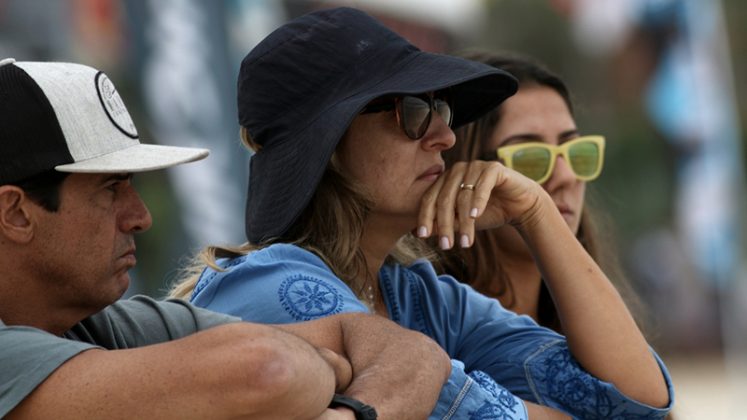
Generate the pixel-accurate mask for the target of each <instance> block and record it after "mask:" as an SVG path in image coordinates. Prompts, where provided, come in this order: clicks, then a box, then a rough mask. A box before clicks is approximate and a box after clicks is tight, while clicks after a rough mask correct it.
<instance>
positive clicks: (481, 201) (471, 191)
mask: <svg viewBox="0 0 747 420" xmlns="http://www.w3.org/2000/svg"><path fill="white" fill-rule="evenodd" d="M550 207H554V206H553V205H552V200H551V199H550V197H549V196H548V195H547V193H546V192H545V191H544V190H543V189H542V187H541V186H540V185H539V184H537V183H536V182H534V181H532V180H531V179H529V178H527V177H525V176H523V175H521V174H519V173H518V172H516V171H513V170H511V169H508V168H506V167H505V166H503V165H502V164H501V163H499V162H484V161H479V160H476V161H471V162H457V163H455V164H454V165H453V166H452V167H451V168H450V169H448V170H447V171H446V172H444V174H443V175H442V176H441V177H439V179H438V180H437V181H436V182H435V183H434V184H433V186H431V188H430V189H428V191H426V193H425V194H424V195H423V199H422V201H421V205H420V214H419V216H418V226H419V228H418V236H420V237H428V236H431V235H438V237H439V245H440V246H441V248H443V249H447V248H451V247H452V246H454V245H455V240H454V236H455V233H456V234H457V235H458V238H459V239H458V240H459V246H461V247H468V246H471V245H472V243H473V242H474V236H475V230H476V229H477V230H483V229H492V228H496V227H499V226H502V225H504V224H507V223H508V224H511V225H514V226H516V227H517V228H519V229H521V228H522V227H524V226H529V225H532V224H534V223H538V222H539V220H541V219H542V212H543V211H545V210H546V209H548V208H550Z"/></svg>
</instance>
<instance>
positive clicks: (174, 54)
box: [0, 0, 747, 419]
mask: <svg viewBox="0 0 747 420" xmlns="http://www.w3.org/2000/svg"><path fill="white" fill-rule="evenodd" d="M336 5H352V6H355V7H359V8H361V9H364V10H367V11H368V12H369V13H371V14H373V15H375V16H376V17H378V18H379V19H381V20H382V21H383V22H384V23H385V24H387V25H388V26H390V27H391V28H392V29H394V30H395V31H397V32H399V33H400V34H402V35H403V36H405V37H406V38H408V39H409V40H410V41H411V42H412V43H414V44H416V45H417V46H419V47H420V48H421V49H424V50H428V51H433V52H441V53H455V52H459V51H461V50H464V49H467V48H473V47H481V48H486V49H491V50H498V51H504V50H512V51H518V52H522V53H525V54H529V55H533V56H535V57H537V58H538V59H540V60H541V61H543V62H544V63H545V64H547V65H548V67H549V68H551V69H552V70H554V71H555V72H557V73H558V74H560V75H561V77H562V78H563V79H564V80H565V81H566V82H567V83H568V85H569V87H570V89H571V92H572V93H573V94H574V97H575V98H574V99H575V102H576V106H577V120H578V124H579V127H580V128H581V131H582V132H583V133H586V134H604V135H606V136H607V139H608V152H607V156H606V162H605V169H604V172H603V174H602V176H601V178H600V179H599V180H597V181H595V182H594V183H593V184H592V186H591V192H590V196H591V197H590V199H591V200H593V202H594V203H595V204H596V206H597V207H601V208H603V209H605V210H606V211H607V213H608V214H609V216H610V218H609V222H608V223H607V225H606V226H605V229H606V231H607V232H608V233H609V235H608V237H609V240H610V241H614V242H616V245H617V247H618V249H619V258H620V261H621V262H622V264H623V266H624V267H625V270H626V272H627V274H628V275H629V277H630V279H631V281H632V282H633V283H634V286H635V288H636V289H637V291H638V292H639V293H640V294H641V296H642V298H643V300H644V302H645V304H646V309H645V310H644V311H643V312H642V313H641V314H640V318H641V320H642V323H643V325H644V326H645V329H646V332H647V334H648V336H649V338H650V340H651V342H652V344H653V346H654V347H655V348H656V350H657V351H659V352H660V354H661V355H662V357H663V358H664V360H665V361H666V362H667V364H668V365H669V366H670V368H671V371H672V375H673V378H674V381H675V387H676V391H677V404H676V406H675V407H676V408H675V414H676V418H678V419H700V418H709V419H711V418H719V419H721V418H724V419H731V418H733V419H738V418H747V415H745V414H742V413H741V412H742V411H743V410H742V409H741V408H740V406H741V405H742V404H741V398H742V397H743V396H744V395H747V334H746V333H747V270H746V269H745V249H744V246H743V238H744V237H745V224H744V223H743V222H742V219H741V216H742V214H744V209H745V202H744V201H745V194H744V192H745V183H744V180H745V176H744V165H745V160H746V157H747V154H746V152H745V147H744V141H745V134H744V131H743V129H742V127H741V122H742V121H746V120H745V116H746V115H747V114H746V113H747V110H745V106H742V107H741V108H740V107H739V104H745V100H747V78H745V77H744V76H743V75H744V74H745V71H746V70H747V25H745V24H744V23H745V22H747V3H745V2H743V1H740V0H459V1H455V0H367V1H364V0H358V1H311V0H307V1H304V0H285V1H279V0H221V1H206V0H121V1H116V0H60V1H46V0H0V58H4V57H14V58H16V59H17V60H19V61H20V60H24V61H26V60H57V61H75V62H82V63H85V64H89V65H92V66H94V67H97V68H100V69H102V70H104V71H105V72H106V73H107V74H108V75H109V77H110V78H111V79H112V80H113V81H114V82H115V84H116V85H117V87H118V88H119V91H120V94H121V95H122V97H123V98H124V100H125V102H126V104H127V105H128V108H129V110H130V112H131V114H132V116H133V119H134V120H135V123H136V125H137V126H138V128H139V131H140V136H141V139H142V141H144V142H152V143H161V144H175V145H185V146H186V145H193V146H200V147H209V148H210V149H211V150H212V153H211V157H210V158H209V159H208V160H207V161H203V162H200V163H196V164H190V165H186V166H184V167H180V168H174V169H170V170H168V171H161V172H156V173H148V174H142V175H138V176H137V177H136V178H135V179H136V183H137V185H138V188H139V190H140V191H141V192H142V195H143V198H144V200H145V201H146V203H147V204H148V205H149V207H150V209H151V212H152V214H153V219H154V227H153V228H152V229H151V230H150V231H149V232H147V233H144V234H142V235H140V236H139V237H138V260H139V261H138V267H137V269H136V271H135V272H134V273H133V279H134V281H133V284H132V286H131V288H130V290H129V291H128V294H134V293H146V294H149V295H152V296H163V294H164V293H165V290H166V289H167V287H168V285H169V284H170V283H171V282H172V281H173V280H174V279H175V278H176V277H177V276H178V275H179V271H178V270H179V267H181V266H183V265H184V264H185V263H186V262H187V261H188V257H189V255H192V254H194V253H195V252H196V251H198V250H199V249H200V248H201V247H203V246H205V245H207V244H238V243H241V242H243V241H244V236H243V231H244V226H243V208H244V196H245V192H246V173H247V161H248V159H247V158H248V156H249V155H248V152H246V151H245V150H244V149H243V148H242V147H241V145H240V144H239V141H238V125H237V122H236V110H235V80H236V74H237V72H238V66H239V63H240V61H241V59H242V58H243V56H244V55H245V54H246V53H247V52H248V51H249V50H250V49H251V48H252V47H253V46H254V45H255V44H256V43H257V42H259V40H261V39H262V38H263V37H264V36H265V35H267V34H268V33H269V32H270V31H272V30H273V29H274V28H276V27H277V26H278V25H280V24H282V23H283V22H285V21H286V20H288V19H291V18H293V17H296V16H298V15H301V14H303V13H306V12H308V11H311V10H314V9H317V8H322V7H330V6H336ZM84 118H85V116H81V120H84ZM80 257H81V258H85V256H80Z"/></svg>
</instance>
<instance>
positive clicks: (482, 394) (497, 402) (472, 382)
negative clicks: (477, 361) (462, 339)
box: [428, 360, 528, 420]
mask: <svg viewBox="0 0 747 420" xmlns="http://www.w3.org/2000/svg"><path fill="white" fill-rule="evenodd" d="M428 418H429V420H448V419H504V420H514V419H516V420H519V419H521V420H524V419H527V418H528V414H527V409H526V406H525V405H524V402H523V401H522V400H521V399H519V398H518V397H516V396H514V395H513V394H511V393H510V392H509V391H508V390H506V389H505V388H504V387H502V386H500V385H498V384H497V383H496V382H495V381H494V380H493V378H491V377H490V376H489V375H488V374H486V373H484V372H480V371H473V372H470V373H469V375H468V374H467V373H466V372H465V371H464V364H463V363H462V362H460V361H458V360H452V361H451V375H449V379H448V380H447V381H446V383H445V384H444V386H443V388H441V394H440V395H439V398H438V402H437V403H436V407H435V408H434V409H433V412H431V415H430V416H429V417H428Z"/></svg>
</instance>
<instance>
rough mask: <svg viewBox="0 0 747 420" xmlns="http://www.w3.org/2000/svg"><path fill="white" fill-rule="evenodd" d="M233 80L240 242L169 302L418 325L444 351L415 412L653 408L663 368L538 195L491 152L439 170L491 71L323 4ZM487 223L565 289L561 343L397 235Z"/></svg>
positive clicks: (498, 92) (269, 43) (285, 317)
mask: <svg viewBox="0 0 747 420" xmlns="http://www.w3.org/2000/svg"><path fill="white" fill-rule="evenodd" d="M238 87H239V91H238V103H239V121H240V123H241V126H242V128H241V133H242V139H243V140H244V142H245V143H246V144H247V145H248V146H249V147H251V148H252V149H253V150H254V151H255V152H256V153H255V154H254V155H253V156H252V158H251V163H250V176H249V197H248V199H247V211H246V225H245V228H246V234H247V239H248V240H249V242H248V243H246V244H244V245H242V246H240V247H234V248H230V247H211V248H208V249H207V250H206V251H205V252H204V254H203V257H205V259H206V261H207V264H208V265H209V267H208V268H206V267H205V264H204V263H202V264H197V266H196V275H195V276H192V277H189V278H187V279H185V280H184V281H183V282H182V283H180V284H178V285H176V287H175V288H174V289H173V290H172V296H176V297H187V298H189V299H190V300H192V301H193V302H194V303H195V304H197V305H198V306H204V307H207V308H210V309H213V310H216V311H221V312H227V313H231V314H234V315H238V316H240V317H242V318H244V319H247V320H254V321H259V322H270V323H292V322H299V321H301V320H308V319H315V318H319V317H323V316H327V315H330V314H334V313H340V312H358V311H364V312H371V313H373V314H375V315H376V316H383V317H388V318H390V319H391V320H393V321H394V322H397V323H398V324H400V325H403V326H405V327H407V328H410V329H414V330H417V331H420V332H422V333H424V334H426V335H428V336H430V337H431V338H433V339H434V340H435V341H436V342H437V343H439V344H440V345H441V346H442V348H444V350H445V351H446V352H447V353H448V354H449V355H450V356H451V357H452V359H453V360H452V369H451V375H450V377H449V378H448V380H447V381H446V382H445V383H444V385H443V388H442V391H441V395H440V396H439V399H438V401H437V404H436V406H435V407H434V409H433V412H432V414H431V418H460V419H461V418H477V419H485V418H506V419H509V418H527V415H529V416H531V417H534V416H536V415H540V414H545V415H547V416H550V417H552V418H556V417H564V416H563V415H562V414H561V413H560V412H561V411H562V412H565V413H568V414H570V415H572V416H574V417H584V418H601V417H615V416H618V417H641V418H661V417H663V416H664V415H665V414H666V412H667V411H668V410H669V407H670V406H671V392H672V390H671V381H670V380H669V377H668V374H667V373H666V368H664V366H663V364H661V362H660V361H659V360H658V359H657V358H656V356H655V355H654V354H653V353H652V352H651V351H650V350H649V347H648V345H647V344H646V341H645V340H644V338H643V336H642V335H641V334H640V332H639V331H638V329H637V327H636V325H635V323H634V322H633V321H632V318H631V317H630V315H629V313H628V311H627V309H626V308H625V305H624V304H623V303H622V301H621V300H620V299H619V296H618V295H617V293H616V292H615V290H614V288H611V287H609V282H608V281H607V279H606V277H605V276H604V274H603V273H602V272H601V270H600V269H599V268H598V267H597V265H596V264H595V263H594V261H593V260H592V259H591V258H590V257H589V256H588V254H587V253H586V252H585V251H584V250H583V248H581V247H580V246H577V244H576V241H575V239H574V237H573V235H571V234H570V232H569V231H568V228H567V226H566V224H565V222H564V220H563V218H562V217H561V215H560V214H559V213H558V212H557V209H556V207H555V205H554V204H553V202H552V200H551V198H550V196H549V195H548V194H547V193H546V192H545V191H544V190H542V188H541V187H540V186H539V185H538V184H537V183H536V182H534V181H532V180H530V179H528V178H526V177H524V176H522V175H520V174H518V173H517V172H515V171H509V170H507V169H506V168H505V167H504V166H503V165H501V164H499V163H497V162H484V161H474V162H469V163H458V164H455V165H453V166H452V167H451V168H450V169H448V170H446V169H445V167H444V162H443V159H442V157H441V153H442V152H444V151H446V150H448V149H449V148H451V147H453V146H454V142H455V137H454V132H453V131H452V130H451V128H450V125H451V126H453V127H458V126H461V125H464V124H466V123H468V122H470V121H472V120H474V119H475V118H478V117H479V116H480V115H482V114H484V113H485V112H487V111H488V110H490V109H492V108H494V107H495V106H497V105H498V104H499V103H500V102H501V101H502V100H504V99H505V98H506V97H508V96H510V95H511V94H512V93H513V92H514V91H515V89H516V82H515V80H514V79H513V78H512V77H511V76H510V75H508V73H505V72H503V71H500V70H497V69H494V68H492V67H490V66H487V65H484V64H481V63H476V62H472V61H468V60H464V59H461V58H457V57H449V56H443V55H437V54H430V53H425V52H422V51H420V50H418V49H417V48H416V47H414V46H412V45H411V44H409V43H408V42H407V41H405V40H404V39H403V38H401V37H400V36H398V35H397V34H395V33H393V32H391V31H390V30H389V29H387V28H385V27H384V26H383V25H381V24H380V23H379V22H377V21H376V20H374V19H373V18H371V17H370V16H368V15H366V14H364V13H362V12H360V11H356V10H354V9H348V8H340V9H327V10H322V11H318V12H315V13H312V14H309V15H306V16H302V17H301V18H298V19H295V20H293V21H291V22H289V23H288V24H286V25H284V26H282V27H281V28H279V29H278V30H276V31H275V32H273V33H272V34H271V35H269V36H268V37H267V38H265V40H263V41H262V42H261V43H260V44H259V45H258V46H257V47H255V49H254V50H252V51H251V52H250V53H249V54H248V55H247V57H246V58H245V59H244V61H243V62H242V68H241V71H240V74H239V86H238ZM503 224H511V225H514V226H516V227H517V229H519V230H520V231H521V232H522V233H523V235H524V238H525V240H526V241H527V242H528V243H529V246H530V248H531V249H532V250H533V252H535V253H536V255H537V256H538V259H539V260H540V261H542V264H543V269H544V270H546V272H547V273H548V278H549V280H548V281H549V282H551V283H553V284H557V283H568V284H567V285H566V286H564V287H563V288H558V290H560V291H561V292H560V293H559V296H556V299H557V301H558V302H559V303H558V306H559V308H560V309H561V310H560V312H561V313H562V314H564V321H565V319H566V318H565V316H567V319H568V320H569V322H570V324H569V326H568V328H566V331H567V333H568V338H567V340H566V338H565V337H563V336H561V335H559V334H557V333H555V332H553V331H551V330H548V329H545V328H542V327H540V326H538V325H537V324H536V323H534V322H533V321H532V320H531V319H529V318H528V317H520V316H517V315H516V314H514V313H513V312H510V311H507V310H505V309H503V308H502V307H501V306H500V304H499V302H498V301H497V300H494V299H490V298H487V297H485V296H483V295H480V294H479V293H477V292H475V291H474V290H473V289H471V288H470V287H468V286H466V285H463V284H461V283H459V282H458V281H456V280H455V279H453V278H452V277H450V276H437V275H436V272H435V270H434V268H433V266H432V265H431V263H430V262H429V261H428V260H426V259H422V257H424V256H427V255H428V254H427V250H428V249H429V248H428V246H427V244H425V243H424V242H423V241H422V240H421V239H420V238H417V237H416V236H415V235H413V234H412V232H415V233H416V234H417V236H420V237H421V238H425V237H429V236H437V237H439V238H440V241H441V243H443V244H444V246H445V247H450V246H452V245H453V244H454V243H455V238H456V240H457V241H458V243H462V244H464V245H467V246H468V245H471V244H472V242H473V238H474V230H475V229H476V228H477V229H485V228H495V227H498V226H501V225H503ZM455 232H456V235H455ZM558 243H563V244H564V246H562V247H558V246H557V244H558ZM553 291H554V289H553ZM578 299H582V300H586V299H588V303H587V304H586V305H577V304H576V303H577V302H578ZM564 325H565V324H564ZM612 332H614V334H613V333H612ZM382 393H383V395H384V396H385V395H386V390H382ZM346 394H348V395H349V396H353V397H355V395H356V390H354V389H348V390H347V391H346ZM383 400H386V398H383ZM530 401H531V402H530ZM532 402H533V403H532ZM537 404H541V405H544V406H549V407H552V408H554V409H557V410H560V411H556V410H550V409H548V408H547V407H541V406H540V405H537ZM376 409H377V410H378V411H380V412H383V413H385V414H386V415H388V416H391V417H393V418H404V417H405V416H406V413H402V412H392V411H386V410H387V409H388V407H386V405H383V406H379V407H376ZM357 418H364V417H357Z"/></svg>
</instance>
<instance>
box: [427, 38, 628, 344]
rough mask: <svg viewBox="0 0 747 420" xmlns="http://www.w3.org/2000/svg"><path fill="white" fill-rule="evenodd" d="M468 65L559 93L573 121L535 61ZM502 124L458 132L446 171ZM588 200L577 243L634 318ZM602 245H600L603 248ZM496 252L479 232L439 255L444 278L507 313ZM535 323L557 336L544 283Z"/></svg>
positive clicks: (480, 55)
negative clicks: (460, 283) (496, 302)
mask: <svg viewBox="0 0 747 420" xmlns="http://www.w3.org/2000/svg"><path fill="white" fill-rule="evenodd" d="M462 56H463V57H465V58H468V59H470V60H475V61H480V62H482V63H486V64H489V65H491V66H493V67H496V68H499V69H501V70H505V71H508V72H509V73H511V74H512V75H513V76H514V77H516V78H517V79H518V81H519V89H522V88H526V87H529V86H543V87H548V88H550V89H552V90H554V91H555V92H557V93H558V94H559V95H560V96H561V97H562V98H563V100H564V101H565V103H566V105H567V106H568V110H569V111H570V113H571V115H573V103H572V100H571V96H570V93H569V91H568V88H567V87H566V85H565V83H564V82H563V81H562V80H561V79H560V77H558V76H556V75H555V74H553V73H552V72H550V71H549V70H547V69H546V68H545V67H544V66H543V65H541V64H540V63H538V62H536V61H535V60H533V59H531V58H528V57H524V56H521V55H517V54H513V53H511V54H496V53H489V52H484V51H480V52H475V51H473V52H468V53H465V54H462ZM499 120H500V107H498V108H496V109H494V110H492V111H491V112H489V113H488V114H486V115H484V116H483V117H482V118H480V119H478V120H476V121H474V122H472V123H470V124H468V125H466V126H464V127H461V128H459V129H457V130H455V132H456V136H457V142H456V145H455V146H454V147H453V148H452V149H450V150H447V151H446V152H444V153H443V157H444V159H445V161H446V164H447V166H450V165H451V164H453V163H454V162H457V161H470V160H475V159H479V158H480V156H482V153H483V150H484V148H485V143H486V142H487V141H488V139H490V137H491V135H492V133H493V131H494V130H495V127H496V125H497V124H498V122H499ZM591 201H592V198H591V197H589V194H588V193H587V197H586V199H585V203H584V210H583V212H582V215H581V221H580V225H579V229H578V232H577V234H576V237H577V238H578V240H579V242H580V243H581V245H582V246H583V247H584V248H585V249H586V251H587V252H588V253H589V255H591V257H592V258H593V259H594V261H596V262H597V264H599V265H600V267H601V268H602V269H603V270H604V272H605V273H606V274H607V276H608V277H609V278H610V279H611V280H612V282H613V283H614V285H615V287H617V289H618V291H619V292H620V294H621V295H622V296H623V299H624V300H625V301H626V303H627V304H628V306H629V307H630V309H631V312H633V313H634V314H637V313H639V312H640V310H641V304H640V299H639V298H638V296H637V295H636V293H635V292H634V291H633V289H632V287H631V285H630V283H629V282H628V280H627V278H626V277H625V276H624V275H623V273H622V270H621V269H620V265H619V262H618V260H617V255H616V250H615V249H614V246H613V245H612V244H614V240H613V238H611V237H609V236H611V235H610V230H609V229H605V231H604V232H605V235H604V236H607V237H604V238H602V237H601V236H602V235H601V234H602V232H601V231H600V230H599V229H598V228H597V226H598V225H606V224H607V223H605V221H604V220H602V219H603V216H602V214H601V213H600V212H599V211H597V210H596V209H595V208H594V206H593V203H590V202H591ZM602 244H604V245H602ZM498 249H499V244H498V237H497V235H496V231H495V230H488V231H480V232H476V234H475V243H474V245H473V246H472V247H471V248H466V249H456V248H455V249H454V250H451V251H447V252H444V253H442V254H441V257H442V258H441V262H440V265H441V268H442V270H443V271H444V272H446V273H447V274H451V275H453V276H454V277H455V278H457V279H460V281H463V282H465V283H467V284H470V285H471V286H472V287H474V288H475V289H476V290H477V291H479V292H481V293H483V294H485V295H487V296H491V297H495V298H500V300H501V301H502V302H503V303H504V305H505V306H506V307H507V308H509V309H511V308H512V307H513V306H514V305H515V296H514V291H513V288H512V286H511V282H510V281H509V279H508V275H507V274H506V272H505V270H504V269H503V268H502V266H501V261H499V259H498V258H496V255H497V251H498ZM537 317H538V319H537V321H538V323H539V324H540V325H543V326H545V327H548V328H552V329H554V330H556V331H560V330H561V327H560V320H559V318H558V313H557V310H556V308H555V304H554V303H553V300H552V298H551V296H550V293H549V291H548V290H547V287H546V286H545V284H544V282H543V283H542V286H541V290H540V296H539V302H538V306H537Z"/></svg>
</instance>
